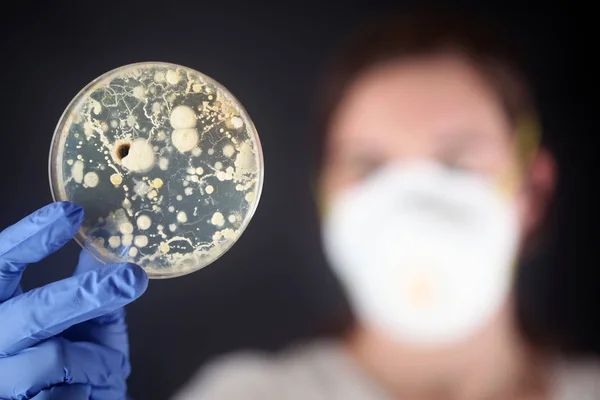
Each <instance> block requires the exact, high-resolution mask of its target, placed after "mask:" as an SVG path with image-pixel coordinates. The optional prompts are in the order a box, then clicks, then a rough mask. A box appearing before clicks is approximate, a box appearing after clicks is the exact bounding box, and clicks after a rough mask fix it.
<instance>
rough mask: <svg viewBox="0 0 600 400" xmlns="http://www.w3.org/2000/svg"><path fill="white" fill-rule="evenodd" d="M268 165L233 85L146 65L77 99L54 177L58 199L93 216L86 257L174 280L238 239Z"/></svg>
mask: <svg viewBox="0 0 600 400" xmlns="http://www.w3.org/2000/svg"><path fill="white" fill-rule="evenodd" d="M263 165H264V164H263V155H262V149H261V145H260V140H259V137H258V134H257V132H256V128H255V126H254V124H253V122H252V120H251V119H250V117H249V115H248V113H247V112H246V110H245V109H244V107H243V106H242V105H241V103H240V102H239V101H238V100H237V99H236V98H235V97H234V96H233V95H232V94H231V93H230V92H229V91H228V90H227V89H226V88H225V87H224V86H222V85H221V84H219V83H218V82H216V81H215V80H213V79H211V78H210V77H208V76H206V75H204V74H202V73H200V72H198V71H195V70H193V69H190V68H187V67H184V66H181V65H175V64H170V63H164V62H143V63H137V64H130V65H126V66H123V67H120V68H117V69H114V70H112V71H109V72H107V73H105V74H103V75H102V76H100V77H98V78H96V79H95V80H94V81H92V82H91V83H89V84H88V85H87V86H85V87H84V88H83V89H82V90H81V91H80V92H79V94H77V96H75V98H74V99H73V100H72V101H71V103H70V104H69V105H68V107H67V108H66V110H65V112H64V113H63V115H62V117H61V118H60V120H59V122H58V125H57V127H56V130H55V132H54V137H53V139H52V144H51V147H50V157H49V175H50V187H51V191H52V196H53V198H54V200H55V201H71V202H74V203H76V204H79V205H81V206H82V207H83V209H84V212H85V217H84V220H83V223H82V226H81V228H80V229H79V231H78V232H77V234H76V237H75V240H76V241H77V242H78V243H79V244H80V245H81V246H82V247H83V248H84V249H85V250H87V251H88V252H90V253H91V254H92V255H93V256H94V257H96V258H97V259H99V260H100V261H102V262H104V263H115V262H123V261H130V262H134V263H136V264H139V265H140V266H142V267H143V268H144V269H145V270H146V272H147V273H148V276H149V277H150V278H171V277H177V276H182V275H185V274H188V273H191V272H193V271H196V270H199V269H201V268H203V267H205V266H207V265H209V264H210V263H212V262H213V261H215V260H216V259H218V258H219V257H220V256H221V255H223V254H224V253H225V252H226V251H227V250H229V249H230V248H231V246H232V245H233V244H234V243H235V242H236V241H237V240H238V238H239V237H240V235H241V234H242V233H243V232H244V230H245V228H246V227H247V225H248V223H249V222H250V220H251V218H252V216H253V214H254V212H255V210H256V207H257V205H258V202H259V200H260V195H261V190H262V185H263Z"/></svg>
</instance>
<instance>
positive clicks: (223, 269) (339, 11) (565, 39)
mask: <svg viewBox="0 0 600 400" xmlns="http://www.w3.org/2000/svg"><path fill="white" fill-rule="evenodd" d="M471 3H472V4H471V5H470V4H469V3H468V2H456V3H455V4H450V6H452V7H453V8H457V9H463V10H471V11H476V12H477V13H478V14H481V15H482V16H484V17H486V18H489V19H490V20H492V21H496V22H500V23H501V24H502V25H505V27H506V28H507V29H508V30H507V32H508V34H510V35H513V36H514V37H515V38H517V40H518V41H519V43H520V44H521V45H522V47H523V48H524V49H525V50H526V55H527V61H528V68H529V69H530V72H531V73H532V75H533V77H534V83H535V85H536V91H537V95H538V97H539V100H540V106H541V114H542V119H543V122H544V125H545V127H546V134H547V135H548V136H547V137H548V144H549V145H550V146H551V148H552V150H553V151H554V152H555V153H556V155H557V157H558V160H559V163H560V167H561V175H560V184H559V191H558V196H557V210H558V213H557V221H558V227H559V229H558V232H559V234H558V235H557V236H556V237H555V239H554V241H553V242H552V243H551V246H550V250H549V251H548V252H547V253H546V256H545V258H544V259H543V261H538V262H537V263H535V265H533V266H531V267H530V268H528V269H527V271H526V272H524V273H523V274H522V276H521V278H520V280H519V285H520V286H519V287H520V290H521V291H522V293H524V298H526V299H527V301H526V304H527V306H526V309H527V312H529V313H530V315H532V316H533V317H532V318H533V319H534V320H535V321H537V322H536V323H539V324H540V325H543V326H544V327H545V329H546V332H547V333H549V336H550V337H552V338H553V339H555V340H557V341H558V342H560V343H562V344H564V345H565V346H568V347H570V348H575V349H580V350H584V351H596V352H597V353H598V354H600V351H599V349H600V344H599V343H600V335H599V333H600V332H599V330H598V329H597V327H598V321H599V320H600V315H599V314H600V313H599V312H598V305H599V304H600V300H599V296H598V295H597V293H598V292H599V290H600V285H599V283H598V282H600V279H598V278H599V273H598V272H597V270H598V267H599V266H598V262H597V258H596V257H594V255H595V254H594V251H595V249H596V248H597V246H598V244H597V241H596V237H597V236H598V235H597V232H596V228H595V227H596V222H597V209H596V208H595V202H596V200H595V199H597V196H595V195H594V189H595V188H594V186H595V185H596V184H597V183H598V180H597V167H596V163H597V157H596V151H597V150H596V147H594V145H593V142H594V139H595V138H594V137H595V136H597V135H598V130H597V125H598V123H597V122H598V121H597V115H598V113H597V107H596V106H597V100H596V95H597V88H598V87H599V85H598V75H597V71H598V68H597V63H596V62H594V60H593V58H594V57H597V54H596V53H597V49H598V44H597V39H598V35H597V33H596V27H595V26H594V25H593V24H592V23H591V21H587V19H586V18H584V17H583V16H584V15H585V14H586V10H581V9H579V10H578V9H575V7H576V6H575V5H574V4H573V3H574V2H571V3H570V4H569V5H566V4H563V5H561V6H557V5H554V6H551V5H549V4H545V5H534V4H532V3H531V2H525V1H519V2H506V1H504V2H502V3H499V4H502V5H501V6H495V5H493V4H492V3H490V2H486V5H485V6H482V5H479V6H473V5H476V4H478V3H483V2H476V1H473V2H471ZM406 5H410V4H409V3H407V2H404V3H397V2H386V1H374V0H371V1H354V2H352V1H347V2H344V3H332V2H329V3H328V2H326V1H321V2H315V3H312V4H311V3H310V2H298V3H296V2H288V3H286V2H274V3H273V4H262V3H259V2H251V1H244V0H228V1H223V2H218V1H211V2H206V1H194V2H192V1H188V2H183V1H163V2H160V3H159V2H151V1H121V2H115V3H109V2H105V1H87V2H85V1H78V2H62V3H58V2H52V1H45V2H39V3H38V2H19V4H3V5H2V7H3V9H2V10H1V11H0V30H1V36H0V57H1V62H0V121H1V127H2V130H1V132H0V135H1V137H2V139H3V140H2V141H1V142H0V173H1V175H0V176H1V177H2V180H1V184H2V185H1V186H0V187H1V193H2V196H1V197H0V201H1V203H0V205H1V208H0V227H5V226H7V225H9V224H11V223H13V222H16V221H17V220H18V219H20V218H21V217H23V216H25V215H26V214H28V213H30V212H32V211H33V210H35V209H36V208H38V207H40V206H42V205H44V204H46V203H49V202H51V201H52V198H51V196H50V190H49V187H48V177H47V156H48V149H49V146H50V140H51V138H52V134H53V132H54V127H55V125H56V123H57V121H58V119H59V117H60V115H61V113H62V112H63V110H64V108H65V107H66V105H67V104H68V103H69V101H70V100H71V98H72V97H73V96H74V95H75V94H76V93H77V92H78V91H79V90H80V89H81V88H82V87H83V86H84V85H86V84H87V83H88V82H89V81H91V80H92V79H94V78H95V77H97V76H98V75H101V74H102V73H104V72H106V71H108V70H110V69H113V68H115V67H118V66H121V65H123V64H128V63H133V62H139V61H168V62H173V63H177V64H182V65H185V66H189V67H192V68H194V69H197V70H199V71H201V72H204V73H206V74H207V75H209V76H211V77H213V78H215V79H216V80H218V81H220V82H221V83H223V84H224V85H225V86H227V87H228V88H229V89H230V90H231V91H232V92H233V93H234V94H235V95H236V96H237V97H238V98H239V99H240V100H241V101H242V103H243V104H244V105H245V106H246V108H247V110H248V111H249V113H250V115H251V116H252V118H253V120H254V122H255V124H256V126H257V128H258V131H259V133H260V135H261V140H262V144H263V150H264V154H265V168H266V170H265V179H266V180H265V186H264V191H263V196H262V199H261V203H260V205H259V208H258V211H257V213H256V215H255V217H254V219H253V221H252V223H251V224H250V226H249V228H248V229H247V230H246V232H245V233H244V235H243V236H242V238H241V239H240V240H239V242H238V244H237V245H236V246H234V247H233V249H232V250H231V251H230V252H228V253H227V254H226V255H225V256H223V257H222V258H221V259H219V260H218V261H217V262H215V263H214V264H213V265H211V266H209V267H208V268H206V269H204V270H201V271H199V272H196V273H194V274H191V275H188V276H185V277H182V278H176V279H171V280H161V281H152V282H151V283H150V286H149V289H148V291H147V293H146V294H145V295H144V296H142V298H140V300H138V301H137V302H136V303H134V304H132V305H131V306H130V307H129V308H128V312H129V314H128V315H129V317H128V318H129V319H128V321H129V324H130V330H131V353H132V364H133V373H132V376H131V378H130V390H131V394H132V395H133V396H134V397H135V398H137V399H165V398H167V397H168V396H169V395H170V394H172V393H173V391H175V390H176V388H177V387H179V386H180V385H182V384H183V383H184V382H185V381H186V380H187V379H189V378H190V376H191V375H192V374H193V373H194V372H195V371H196V370H197V368H198V367H200V366H201V365H202V364H203V363H204V362H205V361H207V360H208V359H210V358H212V357H214V356H216V355H219V354H222V353H225V352H229V351H234V350H237V349H240V348H249V347H250V348H261V349H269V350H276V349H279V348H281V347H282V346H285V345H286V344H289V343H291V342H293V341H297V340H301V339H304V338H308V337H312V336H315V335H317V334H320V333H323V332H326V331H328V329H329V328H330V327H331V326H333V325H335V323H336V322H337V321H338V320H340V319H343V317H344V316H345V315H346V314H345V305H344V302H343V299H342V295H341V291H340V289H339V287H338V285H337V283H336V281H335V279H334V278H333V277H332V275H331V273H330V271H329V270H328V269H327V267H326V266H325V265H324V263H323V261H322V257H321V253H320V249H319V239H318V227H317V221H316V218H315V214H314V209H313V208H314V207H313V204H312V194H311V191H310V185H309V150H310V146H311V144H310V143H311V142H310V140H309V138H310V132H311V112H312V104H313V103H314V102H313V99H314V94H315V91H316V89H317V78H318V76H319V73H320V71H321V68H322V66H323V64H324V62H325V61H326V59H327V57H328V56H329V55H330V53H331V51H333V50H335V49H336V48H337V46H338V45H339V44H340V41H341V40H342V39H343V38H344V37H345V36H346V35H347V34H348V33H350V32H352V31H353V30H354V29H355V28H357V26H358V24H360V23H362V22H366V21H367V20H368V19H369V18H371V17H374V16H378V15H381V14H384V13H386V12H388V11H389V10H395V9H400V10H402V9H403V7H405V6H406ZM524 7H527V9H525V8H524ZM587 14H591V13H590V12H589V11H588V12H587ZM590 19H591V18H590ZM77 252H78V248H77V245H76V244H74V243H71V244H69V245H68V246H67V247H66V248H65V249H64V250H63V251H60V252H59V253H57V254H55V255H53V256H51V257H50V258H48V259H47V260H44V261H43V262H41V263H40V264H39V265H35V266H32V267H31V268H29V269H28V271H27V272H26V274H25V277H24V286H25V287H26V288H31V287H35V286H39V285H42V284H44V283H46V282H50V281H52V280H55V279H59V278H62V277H66V276H68V275H69V274H70V273H71V271H72V269H73V267H74V263H75V260H76V254H77ZM7 323H8V324H9V323H10V321H8V322H7V321H3V324H7ZM0 329H3V328H2V327H0Z"/></svg>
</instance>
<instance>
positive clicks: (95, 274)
mask: <svg viewBox="0 0 600 400" xmlns="http://www.w3.org/2000/svg"><path fill="white" fill-rule="evenodd" d="M82 220H83V209H82V208H81V207H79V206H76V205H75V204H72V203H66V202H61V203H53V204H50V205H48V206H46V207H44V208H42V209H40V210H38V211H36V212H35V213H33V214H31V215H29V216H28V217H26V218H25V219H23V220H21V221H20V222H18V223H16V224H15V225H13V226H10V227H8V228H7V229H5V230H4V231H3V232H1V233H0V399H35V400H49V399H61V400H65V399H67V400H79V399H86V400H87V399H94V400H96V399H102V400H103V399H106V400H121V399H125V398H126V396H127V389H126V384H125V380H126V378H127V377H128V376H129V373H130V365H129V346H128V339H127V326H126V324H125V312H124V310H123V308H122V307H123V306H124V305H126V304H128V303H130V302H132V301H133V300H135V299H137V298H138V297H139V296H140V295H141V294H142V293H143V292H144V291H145V290H146V287H147V285H148V277H147V275H146V273H145V272H144V270H143V269H142V268H140V267H139V266H137V265H135V264H130V263H123V264H115V265H103V264H101V263H100V262H98V261H96V260H95V259H94V258H92V256H90V255H89V254H88V253H87V252H85V251H82V253H81V255H80V257H79V264H78V266H77V268H76V270H75V273H74V275H73V276H72V277H70V278H67V279H63V280H61V281H58V282H53V283H51V284H49V285H46V286H44V287H41V288H38V289H34V290H31V291H29V292H26V293H23V292H22V290H21V288H20V285H19V281H20V278H21V275H22V273H23V270H24V269H25V267H26V266H27V264H28V263H33V262H36V261H39V260H41V259H43V258H44V257H46V256H48V255H49V254H51V253H53V252H54V251H56V250H58V249H59V248H61V247H62V246H63V245H64V244H65V243H67V242H68V241H69V240H71V238H73V236H74V235H75V233H76V232H77V230H78V228H79V226H80V225H81V222H82Z"/></svg>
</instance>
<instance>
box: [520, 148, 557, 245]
mask: <svg viewBox="0 0 600 400" xmlns="http://www.w3.org/2000/svg"><path fill="white" fill-rule="evenodd" d="M557 173H558V172H557V166H556V161H555V159H554V156H553V155H552V154H551V153H550V152H549V151H548V150H547V149H545V148H543V147H542V148H540V149H539V150H538V151H537V152H536V154H535V156H534V157H533V159H532V160H531V163H530V165H529V169H528V171H527V189H526V197H527V198H526V209H525V216H524V217H525V221H524V222H525V226H524V228H525V235H526V236H530V235H531V234H533V233H534V232H535V231H536V230H537V229H538V228H539V227H540V226H541V225H542V223H543V222H544V220H545V218H546V216H547V213H548V210H549V208H550V203H551V200H552V197H553V195H554V191H555V188H556V181H557Z"/></svg>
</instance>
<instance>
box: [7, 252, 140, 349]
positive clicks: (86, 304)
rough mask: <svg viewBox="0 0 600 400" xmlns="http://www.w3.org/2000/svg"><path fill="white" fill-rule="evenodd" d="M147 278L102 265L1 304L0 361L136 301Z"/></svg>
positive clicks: (134, 269) (124, 267) (130, 267)
mask: <svg viewBox="0 0 600 400" xmlns="http://www.w3.org/2000/svg"><path fill="white" fill-rule="evenodd" d="M147 285H148V276H147V275H146V273H145V272H144V270H142V268H140V267H139V266H137V265H135V264H130V263H124V264H113V265H106V266H104V267H103V268H100V269H98V270H94V271H89V272H87V273H85V274H83V275H79V276H73V277H70V278H67V279H63V280H60V281H58V282H53V283H50V284H48V285H46V286H43V287H41V288H38V289H33V290H31V291H29V292H27V293H23V294H22V295H20V296H17V297H14V298H12V299H10V300H8V301H6V302H4V303H3V304H0V321H7V323H8V324H9V325H7V326H6V327H4V328H3V329H1V330H0V357H2V356H6V355H10V354H14V353H16V352H18V351H20V350H23V349H25V348H27V347H31V346H32V345H34V344H35V343H38V342H40V341H42V340H45V339H47V338H49V337H51V336H54V335H56V334H58V333H61V332H63V331H64V330H65V329H67V328H69V327H71V326H73V325H75V324H78V323H80V322H83V321H87V320H89V319H92V318H96V317H99V316H101V315H104V314H106V313H109V312H112V311H114V310H116V309H118V308H121V307H123V306H124V305H126V304H128V303H130V302H132V301H133V300H135V299H137V298H138V297H139V296H140V295H141V294H142V293H143V292H144V291H145V290H146V287H147Z"/></svg>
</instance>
